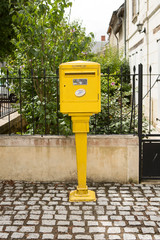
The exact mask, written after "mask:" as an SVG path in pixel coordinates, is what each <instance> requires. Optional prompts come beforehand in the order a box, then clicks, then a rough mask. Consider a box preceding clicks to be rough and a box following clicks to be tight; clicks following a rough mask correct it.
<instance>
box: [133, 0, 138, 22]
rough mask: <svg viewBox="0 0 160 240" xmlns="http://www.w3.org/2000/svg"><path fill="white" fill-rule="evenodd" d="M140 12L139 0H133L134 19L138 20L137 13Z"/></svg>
mask: <svg viewBox="0 0 160 240" xmlns="http://www.w3.org/2000/svg"><path fill="white" fill-rule="evenodd" d="M138 13H139V0H132V19H133V21H134V19H135V18H136V20H137V14H138Z"/></svg>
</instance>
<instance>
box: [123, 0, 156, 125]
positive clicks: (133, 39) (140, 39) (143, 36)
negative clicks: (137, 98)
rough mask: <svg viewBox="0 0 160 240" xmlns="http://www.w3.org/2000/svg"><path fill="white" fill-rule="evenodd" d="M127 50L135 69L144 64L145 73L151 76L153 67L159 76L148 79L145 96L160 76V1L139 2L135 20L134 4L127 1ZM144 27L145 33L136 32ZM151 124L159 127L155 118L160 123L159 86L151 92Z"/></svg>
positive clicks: (147, 104)
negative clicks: (139, 25) (133, 14)
mask: <svg viewBox="0 0 160 240" xmlns="http://www.w3.org/2000/svg"><path fill="white" fill-rule="evenodd" d="M126 2H127V20H126V21H127V29H126V32H127V49H128V51H127V52H128V57H129V61H130V65H131V72H133V70H132V69H133V66H134V65H136V69H137V68H138V64H139V63H142V64H143V72H144V73H145V74H149V67H150V65H151V66H152V73H153V74H157V75H155V76H153V77H152V79H151V83H150V77H149V75H148V76H147V75H145V76H144V78H143V80H144V85H143V95H145V94H146V93H147V92H148V91H149V89H150V86H152V85H153V84H154V82H155V80H156V78H157V76H158V74H160V41H158V42H157V40H158V39H160V1H159V0H136V2H137V4H138V7H137V12H136V14H135V17H134V18H133V16H132V0H127V1H126ZM138 23H143V29H144V28H145V29H146V33H139V32H138V31H137V24H138ZM151 102H152V123H153V125H157V123H158V122H157V121H156V118H159V119H160V83H156V84H155V86H154V88H153V89H152V100H151ZM148 106H149V95H148V97H146V98H145V101H144V110H145V115H146V116H148V114H149V111H148Z"/></svg>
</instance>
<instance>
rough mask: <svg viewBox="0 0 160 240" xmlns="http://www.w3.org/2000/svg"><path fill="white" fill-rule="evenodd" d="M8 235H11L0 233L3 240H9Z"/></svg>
mask: <svg viewBox="0 0 160 240" xmlns="http://www.w3.org/2000/svg"><path fill="white" fill-rule="evenodd" d="M8 235H9V233H1V232H0V239H2V238H5V239H8Z"/></svg>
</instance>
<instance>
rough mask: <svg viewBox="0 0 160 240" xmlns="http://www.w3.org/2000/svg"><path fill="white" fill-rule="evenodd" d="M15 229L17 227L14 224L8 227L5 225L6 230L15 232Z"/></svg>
mask: <svg viewBox="0 0 160 240" xmlns="http://www.w3.org/2000/svg"><path fill="white" fill-rule="evenodd" d="M17 229H18V227H16V226H8V227H6V229H5V231H6V232H16V231H17Z"/></svg>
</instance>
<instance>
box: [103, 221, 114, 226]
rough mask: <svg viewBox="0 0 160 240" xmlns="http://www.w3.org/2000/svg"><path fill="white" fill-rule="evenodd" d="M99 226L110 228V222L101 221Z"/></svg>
mask: <svg viewBox="0 0 160 240" xmlns="http://www.w3.org/2000/svg"><path fill="white" fill-rule="evenodd" d="M101 224H102V225H103V226H105V227H111V226H112V222H111V221H110V222H109V221H101Z"/></svg>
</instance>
